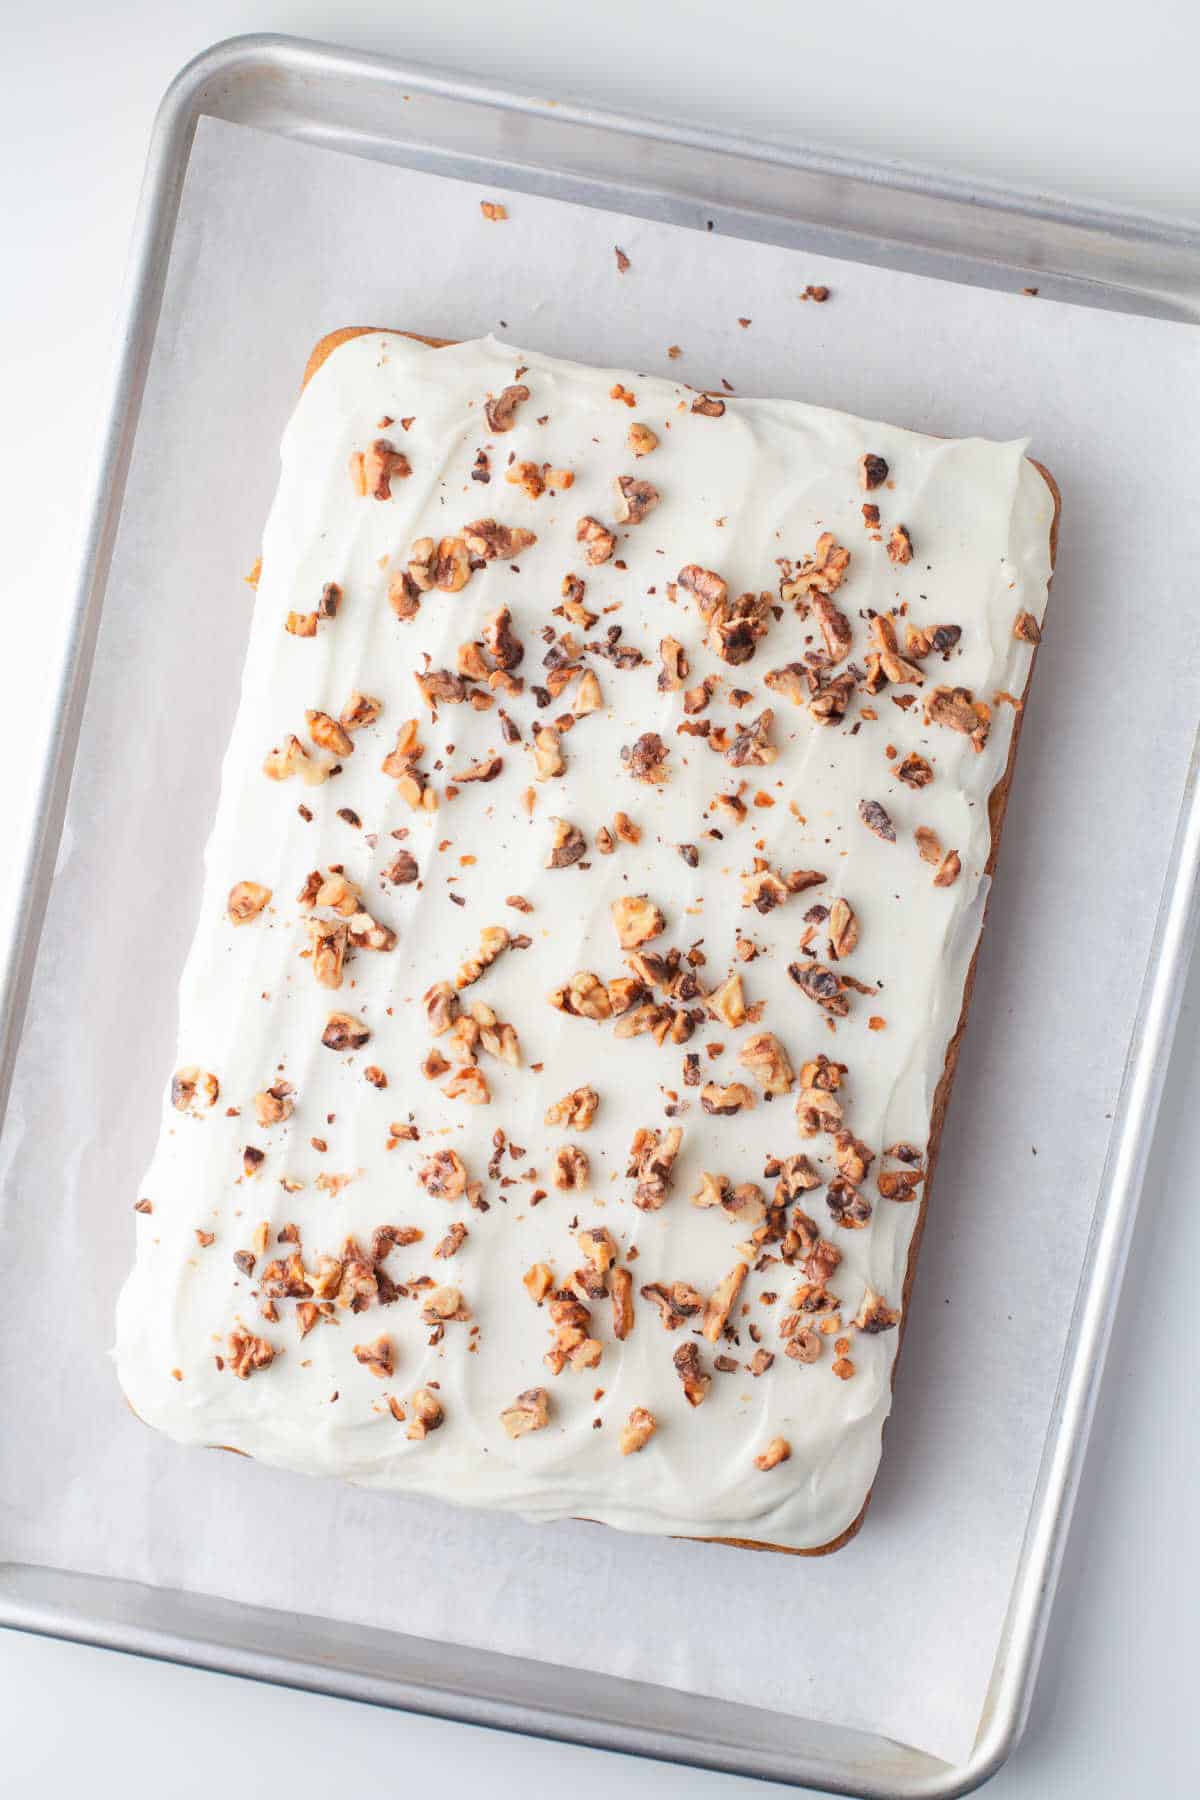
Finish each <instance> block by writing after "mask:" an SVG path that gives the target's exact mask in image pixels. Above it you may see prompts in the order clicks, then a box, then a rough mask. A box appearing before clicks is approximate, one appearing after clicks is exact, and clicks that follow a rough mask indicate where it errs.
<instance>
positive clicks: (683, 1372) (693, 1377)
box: [671, 1343, 712, 1406]
mask: <svg viewBox="0 0 1200 1800" xmlns="http://www.w3.org/2000/svg"><path fill="white" fill-rule="evenodd" d="M671 1361H672V1362H673V1363H674V1364H675V1369H676V1373H677V1374H678V1376H679V1379H680V1381H681V1382H682V1383H683V1397H684V1399H685V1400H686V1401H687V1403H688V1405H689V1406H703V1404H704V1402H705V1400H706V1399H707V1398H708V1390H709V1388H710V1387H711V1386H712V1376H711V1375H706V1374H705V1372H704V1370H703V1369H702V1367H701V1365H700V1352H699V1350H698V1349H697V1348H696V1346H695V1344H694V1343H689V1344H680V1346H679V1348H678V1350H677V1351H676V1352H675V1354H674V1356H673V1357H672V1358H671Z"/></svg>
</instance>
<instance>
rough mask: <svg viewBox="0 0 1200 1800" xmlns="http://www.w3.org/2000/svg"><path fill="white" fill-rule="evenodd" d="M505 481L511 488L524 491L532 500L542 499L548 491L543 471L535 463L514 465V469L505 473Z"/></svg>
mask: <svg viewBox="0 0 1200 1800" xmlns="http://www.w3.org/2000/svg"><path fill="white" fill-rule="evenodd" d="M504 479H505V481H507V482H508V483H509V485H510V486H511V487H519V488H521V489H523V491H524V492H525V493H526V494H527V495H528V497H529V499H530V500H538V499H540V498H541V496H542V495H543V494H544V493H545V491H546V483H545V481H544V480H543V479H542V471H541V470H540V469H539V468H538V465H537V464H536V463H535V462H518V463H513V465H512V467H511V468H510V469H507V470H506V471H505V475H504Z"/></svg>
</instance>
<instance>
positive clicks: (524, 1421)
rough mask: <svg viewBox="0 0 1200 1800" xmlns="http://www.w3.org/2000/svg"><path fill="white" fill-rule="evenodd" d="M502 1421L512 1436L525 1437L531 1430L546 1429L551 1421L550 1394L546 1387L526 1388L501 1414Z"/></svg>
mask: <svg viewBox="0 0 1200 1800" xmlns="http://www.w3.org/2000/svg"><path fill="white" fill-rule="evenodd" d="M500 1423H501V1424H502V1425H503V1427H504V1429H505V1431H506V1432H507V1433H508V1435H509V1437H510V1438H519V1437H524V1436H525V1434H526V1432H529V1431H544V1430H545V1428H546V1426H547V1425H548V1424H549V1423H550V1395H549V1394H548V1393H547V1391H546V1389H545V1388H542V1387H537V1388H526V1389H525V1391H524V1393H521V1394H518V1395H517V1397H516V1399H515V1400H514V1401H513V1403H512V1405H511V1406H506V1407H505V1409H504V1411H503V1412H502V1413H501V1414H500Z"/></svg>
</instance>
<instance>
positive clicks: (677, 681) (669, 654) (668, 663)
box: [658, 637, 690, 710]
mask: <svg viewBox="0 0 1200 1800" xmlns="http://www.w3.org/2000/svg"><path fill="white" fill-rule="evenodd" d="M658 654H659V658H660V659H661V663H662V667H661V668H660V669H659V671H658V691H659V693H660V694H670V693H674V691H675V690H676V688H681V687H682V686H683V684H684V682H685V681H686V680H687V678H688V675H689V673H690V670H689V667H688V659H687V657H686V655H685V654H684V649H683V645H682V644H681V643H680V642H679V640H678V639H677V638H673V637H665V638H661V639H660V640H659V645H658ZM685 710H686V702H685Z"/></svg>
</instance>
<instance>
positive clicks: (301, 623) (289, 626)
mask: <svg viewBox="0 0 1200 1800" xmlns="http://www.w3.org/2000/svg"><path fill="white" fill-rule="evenodd" d="M283 628H284V630H285V631H290V632H291V634H292V636H293V637H298V638H313V637H316V635H317V615H316V613H315V612H310V613H301V612H289V614H288V616H287V618H286V619H285V620H284V622H283Z"/></svg>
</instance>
